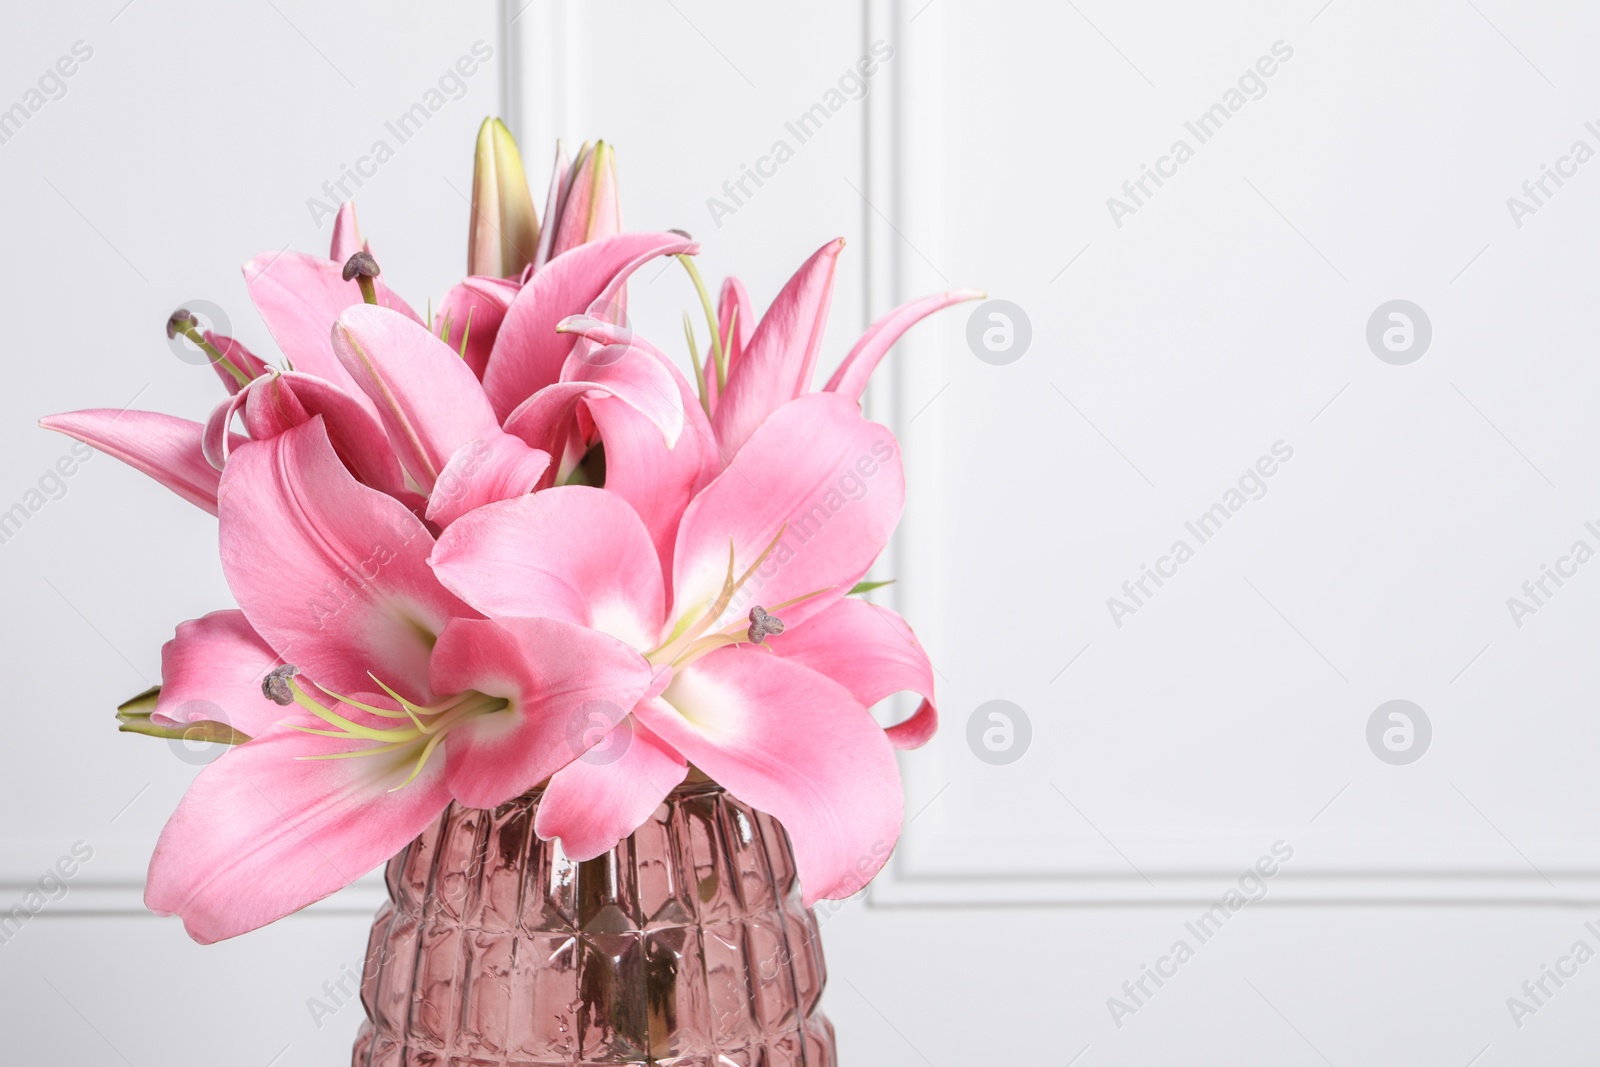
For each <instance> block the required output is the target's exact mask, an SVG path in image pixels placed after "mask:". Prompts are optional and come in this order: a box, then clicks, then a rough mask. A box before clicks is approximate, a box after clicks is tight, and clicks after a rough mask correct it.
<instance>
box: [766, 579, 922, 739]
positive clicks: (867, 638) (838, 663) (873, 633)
mask: <svg viewBox="0 0 1600 1067" xmlns="http://www.w3.org/2000/svg"><path fill="white" fill-rule="evenodd" d="M768 642H769V644H770V645H771V648H772V651H774V652H776V653H777V654H778V655H780V656H782V657H783V658H784V659H789V660H793V661H795V662H796V663H800V664H804V665H805V666H807V667H810V668H811V669H812V670H814V671H816V672H817V673H818V674H821V675H825V676H826V677H829V678H832V679H833V680H834V681H836V682H838V683H839V684H840V685H842V686H844V687H845V688H846V689H848V690H850V695H851V696H853V697H855V698H856V700H858V701H860V703H861V704H862V705H863V706H864V707H868V708H870V707H872V706H873V705H874V704H876V703H877V702H878V701H880V700H882V699H883V698H884V697H886V696H889V695H890V694H891V693H898V692H901V691H909V692H912V693H916V694H918V695H919V696H921V697H922V698H923V700H922V704H921V705H920V706H919V707H918V708H917V710H916V711H915V712H914V713H913V714H912V716H911V717H910V718H909V719H907V720H905V721H904V722H902V723H898V724H896V725H894V726H891V727H889V728H888V729H887V731H886V733H887V734H888V736H889V743H890V744H891V745H893V746H894V747H895V748H920V747H922V746H923V745H925V744H927V743H928V740H929V738H931V737H932V736H933V733H934V731H935V730H937V729H938V728H939V713H938V710H937V709H936V707H935V705H934V702H933V664H931V663H929V662H928V654H927V653H926V652H924V651H923V650H922V645H921V644H920V643H919V642H918V641H917V635H916V634H914V633H912V632H911V627H909V626H907V625H906V621H905V620H904V619H902V618H901V617H900V616H899V615H896V614H895V613H894V612H892V611H890V610H889V609H888V608H885V607H879V606H878V605H876V604H869V603H867V602H866V601H865V600H857V599H855V598H854V597H846V598H845V599H843V600H841V601H839V602H838V603H836V604H834V605H833V606H832V607H830V608H828V610H826V611H823V612H821V613H819V614H817V615H814V616H812V617H811V618H810V619H808V620H807V621H806V623H805V625H804V626H793V627H789V628H788V629H786V630H784V632H783V633H782V634H779V635H777V636H775V637H772V638H769V639H768Z"/></svg>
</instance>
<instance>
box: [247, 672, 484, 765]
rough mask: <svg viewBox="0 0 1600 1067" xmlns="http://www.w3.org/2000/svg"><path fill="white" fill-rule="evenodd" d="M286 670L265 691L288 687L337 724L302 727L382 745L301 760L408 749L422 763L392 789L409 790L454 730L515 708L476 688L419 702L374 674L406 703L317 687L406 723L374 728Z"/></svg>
mask: <svg viewBox="0 0 1600 1067" xmlns="http://www.w3.org/2000/svg"><path fill="white" fill-rule="evenodd" d="M280 671H281V668H280V670H275V671H273V672H272V674H271V675H269V676H268V679H267V682H266V683H265V684H264V685H263V689H264V690H266V689H267V686H274V687H281V688H282V689H286V690H287V692H288V695H289V698H290V701H292V702H293V703H295V704H298V705H299V706H300V707H302V708H304V709H305V710H306V711H309V712H310V713H311V714H313V715H315V716H316V717H317V718H319V719H321V720H322V721H323V722H325V723H327V724H328V726H329V727H331V729H326V730H322V729H318V728H316V727H313V726H300V725H296V724H293V723H291V724H290V725H291V726H293V727H294V728H295V729H296V730H300V731H301V732H303V733H308V734H315V735H317V736H318V737H332V738H337V739H339V740H344V741H375V742H377V744H370V745H363V746H362V747H361V748H356V749H349V750H346V751H342V752H325V753H321V754H318V755H315V756H299V757H297V758H298V759H353V758H356V757H359V756H382V755H389V754H392V753H403V754H404V755H405V757H406V758H407V759H409V758H410V757H411V755H412V754H413V753H414V754H415V755H416V760H417V762H416V765H415V766H414V767H412V769H411V773H410V774H409V775H407V776H406V780H405V781H403V782H401V783H400V784H399V785H397V786H395V787H394V788H393V789H391V790H390V792H391V793H392V792H394V791H395V790H397V789H404V788H405V787H406V786H408V785H410V784H411V783H412V782H414V781H415V780H416V778H417V775H419V774H421V773H422V768H423V767H425V766H426V765H427V763H428V757H429V756H432V755H433V752H434V750H435V749H436V748H438V747H439V743H440V742H442V741H443V740H444V739H445V737H446V735H448V734H449V733H450V731H451V730H454V729H455V728H456V727H458V726H462V725H464V724H466V723H469V722H472V721H473V720H475V719H478V718H481V717H483V716H485V715H492V714H493V713H495V712H497V711H504V710H505V709H506V708H508V707H510V706H511V702H510V701H509V700H507V699H505V698H504V697H492V696H489V695H488V694H487V693H480V692H478V691H477V690H473V689H469V690H467V691H466V692H465V693H458V694H456V695H455V696H450V697H445V698H444V699H442V700H440V701H438V702H436V703H433V704H418V703H415V702H414V701H410V700H407V699H406V698H405V697H403V696H401V695H400V694H399V693H397V692H395V691H394V690H393V689H391V688H390V687H389V686H387V685H384V683H383V682H381V681H378V679H377V678H376V677H374V676H372V675H370V674H369V675H368V677H371V678H372V680H373V681H374V682H377V684H378V687H379V688H380V689H382V690H383V691H384V692H385V693H387V694H389V696H390V697H391V698H393V699H394V701H395V702H396V703H397V704H399V705H400V709H401V710H399V711H394V710H392V709H390V708H380V707H376V706H374V705H372V704H367V703H363V702H362V701H359V700H356V699H354V698H352V697H347V696H341V695H340V694H338V693H335V692H333V691H332V690H329V689H322V687H321V686H318V687H317V688H319V689H322V692H324V693H326V694H327V695H328V696H329V697H331V698H333V700H334V701H335V702H337V703H340V704H344V705H346V706H347V707H352V708H356V709H357V710H359V711H363V712H366V713H367V714H368V715H375V716H377V717H378V718H381V719H388V720H391V721H395V722H397V723H400V722H403V723H404V725H396V726H393V727H379V726H369V725H366V724H364V723H358V722H355V721H353V720H351V719H349V718H347V717H345V716H343V715H341V714H339V713H338V712H337V711H334V710H333V709H332V708H330V707H328V706H327V705H325V704H323V703H322V702H321V701H319V700H317V699H316V698H315V697H313V696H311V695H310V694H309V693H307V692H306V690H305V688H304V687H303V686H301V684H300V683H299V682H297V681H296V680H295V679H294V676H293V674H290V673H280ZM267 696H268V697H269V698H271V699H273V700H276V699H277V697H276V695H275V694H274V693H273V692H271V691H267Z"/></svg>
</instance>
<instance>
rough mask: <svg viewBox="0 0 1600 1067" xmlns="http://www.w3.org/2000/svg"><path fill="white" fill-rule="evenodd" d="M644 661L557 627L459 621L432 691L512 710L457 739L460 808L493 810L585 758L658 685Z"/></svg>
mask: <svg viewBox="0 0 1600 1067" xmlns="http://www.w3.org/2000/svg"><path fill="white" fill-rule="evenodd" d="M650 678H651V669H650V665H649V664H648V663H646V662H645V659H644V657H643V656H641V655H640V654H639V653H638V652H635V651H634V650H633V649H631V648H629V647H628V646H627V645H624V644H623V643H622V642H620V641H617V640H616V639H614V638H610V637H607V636H605V635H604V634H601V633H596V632H595V631H594V630H590V629H587V628H586V627H582V626H574V625H572V624H571V623H565V622H558V621H556V620H554V619H498V620H495V621H493V622H491V621H489V620H474V619H457V620H455V621H454V622H452V623H451V624H450V625H449V626H447V627H445V631H444V633H443V634H442V635H440V637H439V644H438V645H437V646H436V647H435V649H434V653H433V687H434V690H435V691H437V692H440V693H462V692H466V691H467V690H475V691H477V692H479V693H483V694H485V695H486V696H492V697H502V698H505V699H507V700H509V701H511V706H510V707H509V708H506V709H505V710H503V711H497V712H491V713H489V714H487V715H484V716H483V717H481V718H478V719H475V720H473V721H472V722H470V723H468V724H466V725H464V726H461V727H458V728H456V729H455V730H453V731H452V732H451V733H450V735H449V737H448V738H447V739H446V741H445V750H446V755H447V758H448V770H447V774H446V777H447V779H448V781H449V783H450V791H451V793H452V795H454V796H455V798H456V800H458V801H460V802H461V803H462V804H465V805H467V806H468V807H473V808H492V807H495V806H497V805H500V804H503V803H505V802H506V801H508V800H511V799H512V798H513V797H518V796H521V795H522V794H523V793H526V792H527V791H528V790H529V789H532V788H533V787H534V786H535V785H538V784H539V783H540V782H542V781H544V780H545V779H546V778H548V777H550V775H552V774H554V773H555V772H556V771H558V770H560V769H561V768H562V767H565V766H566V765H567V764H569V763H571V762H572V761H573V760H575V759H577V758H578V757H580V756H582V755H583V754H584V753H585V752H587V751H588V750H589V749H590V748H591V747H593V745H594V744H595V743H596V742H597V741H599V740H600V739H601V738H603V737H604V736H605V735H606V734H607V733H609V732H610V730H611V729H612V728H613V727H614V726H616V725H617V724H618V723H619V722H621V721H622V719H623V717H624V716H626V715H627V714H628V709H629V708H631V707H633V705H634V704H635V703H636V702H637V701H638V700H639V698H640V697H641V696H643V695H644V692H645V690H646V689H647V688H649V685H650Z"/></svg>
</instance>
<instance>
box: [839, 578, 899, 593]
mask: <svg viewBox="0 0 1600 1067" xmlns="http://www.w3.org/2000/svg"><path fill="white" fill-rule="evenodd" d="M893 584H894V579H893V578H890V579H889V580H888V581H887V582H857V583H856V584H855V586H854V587H853V588H852V589H851V590H850V592H848V593H846V594H845V596H855V595H856V594H857V593H870V592H872V591H873V590H874V589H882V588H883V587H884V586H886V585H893Z"/></svg>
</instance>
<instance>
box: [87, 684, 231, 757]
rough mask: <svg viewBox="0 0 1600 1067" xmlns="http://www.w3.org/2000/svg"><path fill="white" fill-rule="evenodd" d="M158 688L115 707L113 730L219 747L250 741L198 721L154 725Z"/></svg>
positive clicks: (222, 725) (228, 729)
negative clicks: (210, 743)
mask: <svg viewBox="0 0 1600 1067" xmlns="http://www.w3.org/2000/svg"><path fill="white" fill-rule="evenodd" d="M160 696H161V687H160V686H159V685H157V686H152V687H150V688H149V689H146V690H145V691H144V692H142V693H140V694H139V695H138V696H136V697H133V698H132V699H130V700H126V701H124V702H123V703H121V704H119V705H118V706H117V730H118V731H119V732H121V733H125V734H144V735H145V736H146V737H165V738H172V739H178V740H184V741H209V742H212V743H213V744H219V745H242V744H244V743H245V742H246V741H248V740H250V736H249V735H248V734H242V733H240V732H239V731H238V730H235V729H234V728H233V727H231V726H229V725H228V724H227V723H222V722H213V721H212V720H210V719H202V720H199V721H196V722H167V721H163V722H156V721H154V720H153V719H151V717H150V716H151V713H152V712H154V711H155V706H156V699H157V698H158V697H160Z"/></svg>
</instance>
